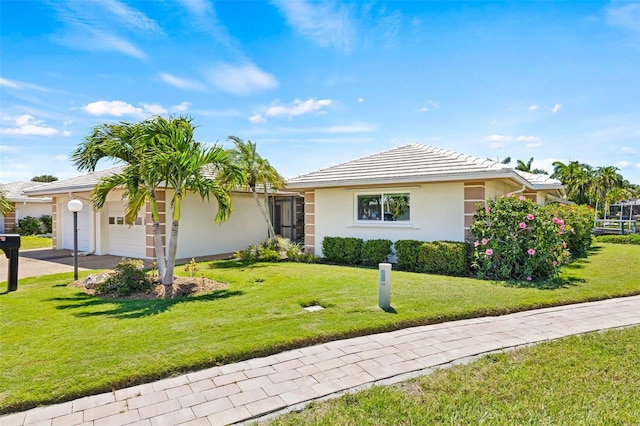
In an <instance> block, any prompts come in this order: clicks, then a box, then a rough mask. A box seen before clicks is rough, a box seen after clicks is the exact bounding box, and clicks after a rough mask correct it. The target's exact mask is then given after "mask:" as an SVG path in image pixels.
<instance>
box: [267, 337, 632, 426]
mask: <svg viewBox="0 0 640 426" xmlns="http://www.w3.org/2000/svg"><path fill="white" fill-rule="evenodd" d="M638 342H640V327H638V326H636V327H632V328H627V329H622V330H610V331H607V332H605V333H590V334H587V335H583V336H572V337H568V338H566V339H561V340H557V341H553V342H548V343H543V344H540V345H538V346H535V347H531V348H524V349H518V350H516V351H512V352H507V353H498V354H492V355H487V356H485V357H483V358H481V359H479V360H477V361H475V362H473V363H471V364H468V365H460V366H455V367H452V368H450V369H447V370H436V371H435V372H434V373H432V374H431V375H429V376H425V377H420V378H418V379H414V380H410V381H408V382H404V383H400V384H397V385H394V386H386V387H373V388H371V389H368V390H366V391H363V392H360V393H357V394H351V395H350V394H348V395H345V396H343V397H341V398H340V399H336V400H332V401H328V402H325V403H318V404H312V405H311V406H310V407H308V408H307V409H306V410H304V411H302V412H300V413H292V414H288V415H285V416H283V417H281V418H278V419H276V420H274V421H273V422H271V423H270V424H271V425H272V426H284V425H296V426H297V425H305V424H306V425H309V424H312V425H418V424H422V425H443V424H446V425H462V424H469V425H477V424H483V425H631V424H637V422H638V419H640V398H638V390H639V389H640V368H638V360H639V359H640V344H638Z"/></svg>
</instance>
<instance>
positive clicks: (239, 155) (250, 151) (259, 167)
mask: <svg viewBox="0 0 640 426" xmlns="http://www.w3.org/2000/svg"><path fill="white" fill-rule="evenodd" d="M229 140H230V141H231V142H233V144H234V145H235V148H234V149H232V150H230V151H229V153H230V155H231V158H232V159H233V162H234V164H236V166H237V167H239V168H240V170H242V172H243V174H244V180H243V182H242V184H243V185H247V186H248V187H249V189H250V190H251V193H252V194H253V199H254V200H255V202H256V204H257V205H258V209H259V210H260V212H261V213H262V216H263V217H264V220H265V222H266V223H267V229H268V235H269V238H274V237H275V235H276V233H275V231H274V229H273V224H272V223H271V218H270V216H269V203H268V199H267V187H271V188H272V189H280V188H282V187H284V178H283V177H282V176H281V175H280V173H278V171H277V170H276V169H275V168H274V167H273V166H272V165H271V164H269V161H268V160H267V159H265V158H262V157H261V156H260V154H258V152H257V150H256V143H255V142H251V141H250V140H247V141H246V142H245V141H243V140H242V139H241V138H239V137H237V136H229ZM258 185H261V186H262V187H263V190H264V206H263V205H262V203H260V199H259V198H258V194H257V189H256V187H257V186H258Z"/></svg>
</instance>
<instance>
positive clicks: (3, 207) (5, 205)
mask: <svg viewBox="0 0 640 426" xmlns="http://www.w3.org/2000/svg"><path fill="white" fill-rule="evenodd" d="M12 211H13V204H12V203H11V201H9V199H8V198H7V194H5V192H4V191H2V190H0V214H1V215H3V216H4V215H6V214H7V213H9V212H12Z"/></svg>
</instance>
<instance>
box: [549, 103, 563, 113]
mask: <svg viewBox="0 0 640 426" xmlns="http://www.w3.org/2000/svg"><path fill="white" fill-rule="evenodd" d="M560 108H562V105H560V104H555V105H554V106H553V108H551V112H552V113H554V114H555V113H557V112H558V111H560Z"/></svg>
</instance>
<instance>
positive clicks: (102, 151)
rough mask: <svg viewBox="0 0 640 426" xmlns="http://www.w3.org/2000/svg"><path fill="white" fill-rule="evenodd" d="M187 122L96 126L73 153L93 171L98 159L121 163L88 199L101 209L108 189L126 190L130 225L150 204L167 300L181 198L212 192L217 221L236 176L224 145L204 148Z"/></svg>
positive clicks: (159, 119) (160, 120)
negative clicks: (164, 214) (164, 199)
mask: <svg viewBox="0 0 640 426" xmlns="http://www.w3.org/2000/svg"><path fill="white" fill-rule="evenodd" d="M191 122H192V120H191V119H190V118H184V117H178V118H169V119H165V118H163V117H159V116H157V117H153V118H150V119H148V120H145V121H143V122H140V123H127V122H122V123H119V124H103V125H99V126H96V127H95V128H94V130H93V132H92V133H91V134H90V135H89V136H87V137H86V138H85V141H84V143H82V144H81V145H80V146H79V147H78V148H77V149H76V150H75V151H74V153H73V154H72V157H71V158H72V160H73V161H74V164H75V165H76V167H78V169H80V170H88V171H93V170H95V166H96V164H97V162H98V161H99V160H100V159H102V158H109V159H112V160H116V161H117V162H121V163H124V164H125V168H124V170H123V171H122V172H120V173H118V174H115V175H112V176H109V177H106V178H103V179H102V180H101V181H100V182H99V183H98V185H96V187H95V188H94V190H93V191H92V196H91V202H92V205H93V206H94V207H95V208H96V209H100V208H102V207H103V206H104V204H105V202H106V199H107V195H108V194H109V192H111V191H112V190H113V189H115V188H118V187H122V188H124V189H125V191H126V195H127V207H126V212H125V214H126V217H125V220H126V222H127V223H129V224H131V223H133V222H134V221H135V219H136V217H137V216H138V213H139V212H140V210H141V209H142V207H143V206H144V205H145V203H146V202H147V201H149V202H150V205H151V209H152V217H153V233H154V246H155V252H156V260H157V263H158V275H159V277H160V280H161V282H162V284H163V285H164V286H165V297H167V298H169V297H171V295H172V287H173V271H174V268H175V261H176V253H177V246H178V229H179V221H180V217H181V212H182V200H183V198H184V196H185V195H186V194H187V193H188V192H195V193H197V194H198V195H200V197H201V198H202V199H203V200H205V199H208V198H209V195H210V194H212V195H213V196H214V197H215V199H216V201H217V203H218V212H217V214H216V217H215V221H216V222H222V221H224V220H226V219H227V218H228V217H229V215H230V213H231V211H232V207H231V196H230V191H231V187H232V186H233V185H234V184H235V183H236V182H237V181H238V180H240V173H239V171H238V170H237V169H236V168H235V167H234V166H233V165H232V164H231V163H230V161H229V160H230V159H229V156H228V155H227V153H226V152H225V151H224V150H223V149H222V148H220V147H217V146H213V147H209V148H206V147H205V146H204V145H202V144H201V143H200V142H197V141H195V140H194V139H193V130H194V127H193V125H192V123H191ZM223 176H224V179H223ZM166 187H169V188H172V189H173V196H172V198H171V207H172V217H171V233H170V236H169V247H168V250H167V253H166V256H165V251H164V247H163V245H162V235H161V232H160V214H159V210H158V204H157V191H158V190H162V189H165V188H166Z"/></svg>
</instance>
